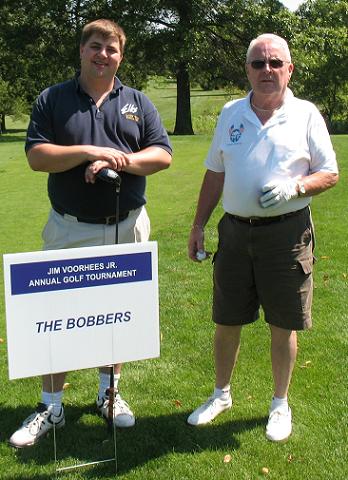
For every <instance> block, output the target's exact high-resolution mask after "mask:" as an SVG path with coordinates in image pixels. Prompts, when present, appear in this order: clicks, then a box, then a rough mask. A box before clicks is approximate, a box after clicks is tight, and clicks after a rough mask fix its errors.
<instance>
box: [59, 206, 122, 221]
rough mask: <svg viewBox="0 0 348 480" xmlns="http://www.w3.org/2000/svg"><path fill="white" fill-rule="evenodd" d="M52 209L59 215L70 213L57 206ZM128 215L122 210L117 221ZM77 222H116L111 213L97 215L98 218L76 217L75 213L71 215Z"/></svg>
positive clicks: (114, 216)
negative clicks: (104, 215)
mask: <svg viewBox="0 0 348 480" xmlns="http://www.w3.org/2000/svg"><path fill="white" fill-rule="evenodd" d="M53 210H55V211H56V212H57V213H59V215H62V216H64V215H70V213H67V212H64V211H63V210H60V209H59V208H56V207H53ZM128 215H129V211H128V212H122V213H120V214H119V217H118V221H119V222H122V221H123V220H125V219H126V218H127V217H128ZM71 216H73V217H74V218H76V220H77V221H78V222H82V223H92V224H99V225H115V223H116V215H111V216H110V217H98V218H83V217H76V216H75V215H71Z"/></svg>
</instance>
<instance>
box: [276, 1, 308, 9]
mask: <svg viewBox="0 0 348 480" xmlns="http://www.w3.org/2000/svg"><path fill="white" fill-rule="evenodd" d="M280 1H281V2H282V4H283V5H285V6H286V7H288V9H289V10H292V11H295V10H296V9H297V8H298V7H299V6H300V5H301V3H304V1H305V0H280Z"/></svg>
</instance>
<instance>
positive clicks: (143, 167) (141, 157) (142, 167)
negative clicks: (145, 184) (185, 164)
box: [122, 147, 172, 176]
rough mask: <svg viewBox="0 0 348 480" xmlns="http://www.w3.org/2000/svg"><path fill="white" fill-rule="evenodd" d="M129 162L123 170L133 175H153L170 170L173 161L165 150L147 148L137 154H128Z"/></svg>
mask: <svg viewBox="0 0 348 480" xmlns="http://www.w3.org/2000/svg"><path fill="white" fill-rule="evenodd" d="M127 158H128V160H129V163H128V165H126V166H125V167H124V168H123V169H122V170H123V171H124V172H127V173H132V174H133V175H143V176H145V175H152V174H153V173H156V172H159V171H160V170H164V169H165V168H168V167H169V166H170V164H171V161H172V156H171V155H170V153H168V152H167V151H166V150H164V148H161V147H147V148H144V150H140V151H139V152H136V153H129V154H127Z"/></svg>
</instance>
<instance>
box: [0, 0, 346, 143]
mask: <svg viewBox="0 0 348 480" xmlns="http://www.w3.org/2000/svg"><path fill="white" fill-rule="evenodd" d="M96 18H110V19H113V20H116V21H117V22H119V23H120V24H121V25H122V26H123V27H124V29H125V31H126V34H127V38H128V41H127V46H126V52H125V60H124V62H123V63H122V65H121V69H120V73H119V74H120V77H121V79H122V80H123V81H124V82H125V83H128V84H130V85H131V86H134V87H136V88H140V89H141V88H142V87H144V86H145V84H146V80H147V78H148V77H149V76H150V75H154V74H156V75H164V76H167V77H171V78H174V79H176V82H177V118H176V125H175V130H174V133H180V134H185V133H189V134H191V133H193V131H192V123H191V111H190V88H191V84H192V83H195V84H198V85H200V86H201V87H203V88H206V89H212V88H220V87H225V86H227V85H228V86H235V87H239V88H247V80H246V75H245V71H244V63H245V53H246V49H247V46H248V44H249V42H250V40H251V39H252V38H254V37H255V36H257V35H258V34H260V33H264V32H273V33H277V34H279V35H281V36H282V37H284V38H285V39H287V40H288V41H289V44H290V47H291V49H292V51H293V57H294V60H295V65H296V72H297V74H296V75H295V76H294V82H293V85H294V89H295V91H296V93H298V94H300V95H302V96H304V97H306V98H309V99H311V100H313V101H315V102H316V103H319V104H320V105H321V107H322V110H323V112H324V113H325V114H326V115H327V117H328V118H329V119H330V120H332V119H333V118H334V117H335V116H337V115H343V113H344V109H345V108H346V100H347V78H348V76H347V61H346V58H347V35H346V31H347V1H343V0H336V1H335V2H330V1H328V0H307V2H305V3H304V4H303V5H302V6H301V7H300V9H299V10H298V11H297V12H296V13H295V14H294V13H292V12H290V11H289V10H288V9H286V8H285V7H284V6H283V5H282V4H281V3H280V2H279V1H278V0H255V1H254V0H238V1H237V0H149V1H146V2H145V1H144V0H55V2H52V1H51V0H36V1H35V2H27V1H26V0H2V2H1V6H0V22H1V25H2V29H1V31H0V44H1V46H2V48H1V49H0V79H2V82H5V84H6V85H8V86H11V89H8V93H10V90H11V98H12V101H14V99H17V100H18V99H21V101H22V103H23V102H27V103H29V104H30V103H32V101H33V100H34V98H35V97H36V96H37V94H38V93H39V92H40V91H41V90H42V89H44V88H45V87H46V86H48V85H51V84H54V83H57V82H59V81H62V80H64V79H66V78H69V77H71V76H72V75H73V74H74V72H75V71H76V69H78V67H79V55H78V44H79V38H80V33H81V28H82V26H83V25H84V24H85V23H86V22H88V21H91V20H94V19H96ZM337 65H340V68H339V69H338V68H335V67H336V66H337ZM2 104H5V102H3V103H2ZM6 105H9V102H8V101H7V103H6ZM2 108H4V107H2ZM8 108H9V107H6V109H7V113H8V112H9V111H10V110H8Z"/></svg>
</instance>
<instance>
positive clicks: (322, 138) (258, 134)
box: [205, 89, 338, 217]
mask: <svg viewBox="0 0 348 480" xmlns="http://www.w3.org/2000/svg"><path fill="white" fill-rule="evenodd" d="M250 96H251V92H250V93H249V94H248V96H247V97H245V98H243V99H240V100H233V101H231V102H228V103H227V104H226V105H225V106H224V107H223V110H222V112H221V114H220V117H219V120H218V123H217V126H216V130H215V134H214V138H213V141H212V144H211V147H210V150H209V153H208V156H207V159H206V161H205V166H206V167H207V168H208V169H209V170H212V171H213V172H225V182H224V188H223V208H224V210H225V211H226V212H228V213H233V214H235V215H239V216H241V217H252V216H257V217H269V216H275V215H281V214H283V213H288V212H292V211H295V210H300V209H301V208H304V207H305V206H306V205H308V204H309V203H310V201H311V197H302V198H295V199H292V200H290V201H289V202H285V203H284V204H283V205H281V206H276V207H269V208H266V209H265V208H262V207H261V206H260V202H259V199H260V196H261V194H262V192H261V189H262V187H263V186H264V185H265V184H266V183H268V182H269V181H271V180H288V179H289V178H295V177H297V176H298V175H301V176H307V175H310V174H312V173H315V172H332V173H337V172H338V168H337V163H336V155H335V152H334V150H333V147H332V143H331V139H330V136H329V133H328V131H327V128H326V125H325V122H324V119H323V117H322V116H321V114H320V113H319V110H318V109H317V108H316V106H315V105H313V104H312V103H310V102H308V101H306V100H300V99H298V98H296V97H294V95H293V93H292V92H291V90H289V89H288V90H287V92H286V97H285V101H284V104H283V106H282V107H281V108H280V109H279V110H278V111H276V112H275V114H274V115H273V116H272V117H271V118H270V120H268V122H266V124H265V125H262V123H261V122H260V120H259V118H258V117H257V116H256V114H255V113H254V111H253V110H252V109H251V106H250Z"/></svg>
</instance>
